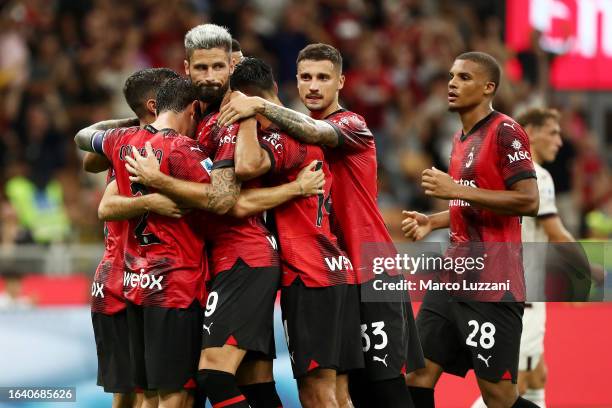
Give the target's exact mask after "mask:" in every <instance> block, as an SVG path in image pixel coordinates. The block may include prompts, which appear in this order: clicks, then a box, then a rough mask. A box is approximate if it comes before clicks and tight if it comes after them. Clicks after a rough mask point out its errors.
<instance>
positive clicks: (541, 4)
mask: <svg viewBox="0 0 612 408" xmlns="http://www.w3.org/2000/svg"><path fill="white" fill-rule="evenodd" d="M203 22H213V23H216V24H221V25H225V26H226V27H228V28H229V29H230V32H231V33H232V35H233V36H234V37H235V38H237V39H238V40H239V41H240V43H241V44H242V48H243V52H244V54H245V55H253V56H258V57H261V58H264V59H265V60H266V61H268V62H269V63H271V64H272V66H273V67H274V72H275V75H276V78H277V80H278V82H279V89H280V93H281V99H282V100H283V101H284V102H285V103H286V104H287V105H288V106H290V107H293V108H297V109H303V108H301V104H300V102H299V99H298V98H297V92H296V88H295V58H296V56H297V53H298V51H299V50H300V49H301V48H303V47H304V46H305V45H306V44H308V43H310V42H328V43H332V44H334V45H336V46H337V47H338V48H339V49H340V51H341V52H342V54H343V56H344V58H345V74H346V78H347V81H346V86H345V88H344V90H343V91H342V93H341V98H342V101H343V103H344V105H345V106H346V107H348V108H349V109H353V110H355V111H356V112H358V113H360V114H362V115H363V116H364V117H365V118H366V120H367V122H368V124H369V125H370V127H371V129H372V130H373V132H374V134H375V136H376V142H377V147H378V156H379V181H380V184H379V205H380V208H381V210H382V212H383V214H384V216H385V219H386V221H387V223H388V225H389V228H390V230H391V231H392V233H393V236H394V238H395V239H397V240H398V241H401V240H402V238H401V234H400V231H399V223H400V220H401V210H402V209H405V208H413V209H419V210H421V211H434V210H436V209H439V208H442V207H443V206H444V205H445V203H444V202H441V201H433V200H431V199H429V198H427V197H425V196H424V195H423V194H422V191H421V188H420V186H419V184H420V173H421V171H422V170H423V169H424V168H426V167H429V166H431V165H435V166H436V167H438V168H441V169H446V167H447V157H448V154H449V148H450V138H449V136H450V134H452V133H453V132H454V131H455V130H456V129H458V128H459V121H458V118H457V117H456V116H455V115H453V114H451V113H448V112H447V110H446V93H447V91H446V83H447V70H448V67H449V66H450V64H451V63H452V60H453V58H454V56H456V55H458V54H459V53H461V52H463V51H465V50H468V49H469V50H481V51H486V52H488V53H490V54H492V55H494V56H495V57H496V58H498V60H499V61H500V62H502V64H503V67H504V76H503V81H502V86H501V88H500V91H499V93H498V96H497V97H496V100H495V107H496V109H498V110H500V111H502V112H504V113H509V114H516V113H517V112H519V111H521V110H522V109H525V108H526V107H528V106H533V105H541V104H547V105H550V106H554V107H556V108H557V109H559V110H560V111H561V113H562V115H563V120H562V128H563V140H564V146H563V148H562V149H561V152H560V154H559V157H558V159H557V161H556V162H555V163H554V164H553V165H550V166H548V169H549V170H550V171H551V173H552V175H553V178H554V180H555V183H556V187H557V194H558V205H559V209H560V213H561V216H562V218H563V220H564V222H565V224H566V225H567V226H568V229H570V231H571V232H572V233H574V234H575V236H577V237H580V238H581V239H594V240H602V241H607V242H608V243H607V247H606V248H607V251H606V255H607V257H608V259H607V260H605V262H606V265H607V267H608V269H610V265H611V263H610V254H611V253H612V251H610V244H609V238H610V235H611V233H612V183H611V182H610V163H611V160H612V92H610V91H611V90H612V77H611V76H610V75H609V73H610V72H612V32H611V31H610V30H612V0H508V1H490V0H473V1H457V0H455V1H450V0H449V1H446V0H388V1H382V2H377V1H367V0H304V1H299V2H298V1H291V0H250V1H247V0H242V1H241V0H224V1H223V2H216V1H206V0H183V1H181V0H172V1H155V0H140V1H129V2H126V1H117V0H79V1H77V0H55V1H49V0H22V1H0V101H1V102H0V267H1V269H0V308H2V310H1V311H0V350H1V351H0V386H15V385H45V386H49V385H70V386H77V388H78V389H77V395H78V403H77V404H76V405H75V404H69V405H68V404H66V406H70V407H74V406H79V407H81V406H83V407H97V406H108V403H109V401H110V400H109V397H108V396H106V395H104V394H103V393H102V392H101V390H100V389H99V388H97V387H96V386H95V372H96V359H95V346H94V342H93V336H92V332H91V326H90V320H89V312H88V306H87V304H88V302H89V285H90V279H91V276H92V274H93V271H94V269H95V266H96V264H97V261H98V259H99V256H100V254H101V251H102V238H103V237H102V225H101V223H100V222H98V220H97V217H96V208H97V204H98V201H99V199H100V198H101V194H102V191H103V187H104V178H103V177H102V176H100V177H94V176H91V175H87V174H85V173H83V172H82V171H81V162H80V157H79V154H78V153H77V151H76V149H75V147H74V144H73V142H72V138H73V135H74V133H75V131H76V130H78V129H79V128H81V127H83V126H86V125H88V124H90V123H92V122H96V121H99V120H102V119H108V118H116V117H125V116H130V115H131V112H130V111H129V108H128V107H127V105H126V104H125V103H124V101H123V97H122V94H121V88H122V86H123V82H124V80H125V79H126V78H127V76H129V75H130V74H131V73H132V72H134V71H135V70H138V69H140V68H144V67H149V66H166V67H170V68H173V69H175V70H176V71H178V72H181V73H182V72H183V63H182V61H183V58H184V51H183V44H182V39H183V36H184V34H185V32H186V31H187V30H188V29H189V28H190V27H192V26H194V25H197V24H201V23H203ZM439 237H442V238H443V237H444V234H441V235H440V236H439ZM602 261H604V260H600V261H599V262H602ZM610 286H611V284H610V282H608V283H607V287H606V289H607V290H608V291H610V290H612V288H611V287H610ZM9 293H10V294H14V295H15V296H17V297H18V298H19V302H18V305H15V302H8V301H7V299H8V298H9V297H10V296H11V295H9ZM549 312H550V313H549V319H548V322H547V326H548V330H549V335H548V336H547V340H546V353H547V360H548V363H549V368H550V373H549V385H548V388H547V400H548V406H550V407H553V408H554V407H585V408H586V407H589V408H597V407H612V392H610V390H609V381H610V374H609V369H610V367H612V325H611V324H610V322H611V321H612V307H611V305H610V304H587V305H581V306H576V305H567V304H551V305H549ZM277 328H278V329H279V330H278V333H277V343H278V344H279V347H282V344H283V343H284V342H283V341H282V337H281V336H282V333H281V332H280V326H278V327H277ZM277 366H278V369H279V370H280V371H279V373H280V374H281V375H280V376H279V377H278V382H279V383H280V386H281V393H282V396H283V397H284V402H285V404H286V406H295V405H294V404H295V392H294V386H293V384H292V381H290V380H289V378H290V369H289V365H288V359H287V357H286V354H282V353H281V356H280V358H279V360H278V364H277ZM476 392H477V391H476V387H475V382H474V380H473V377H470V379H469V380H468V381H467V382H465V381H463V380H460V379H456V378H448V377H446V376H445V377H444V379H443V380H442V383H441V385H440V388H439V389H438V391H437V396H438V401H439V405H438V406H440V407H449V408H450V407H466V406H469V403H470V402H471V401H472V400H473V398H474V396H475V395H476ZM1 406H5V405H3V404H2V403H0V407H1ZM19 406H28V405H19ZM29 406H37V407H38V406H42V405H40V404H32V405H29ZM49 406H57V407H60V406H62V404H53V405H49Z"/></svg>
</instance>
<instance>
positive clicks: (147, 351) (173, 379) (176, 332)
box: [126, 300, 202, 391]
mask: <svg viewBox="0 0 612 408" xmlns="http://www.w3.org/2000/svg"><path fill="white" fill-rule="evenodd" d="M126 303H127V317H128V327H129V333H130V353H131V356H132V379H133V383H134V385H135V386H137V387H138V388H142V389H143V390H166V391H177V390H181V389H190V388H195V376H196V373H197V369H198V362H199V360H200V351H201V349H200V343H201V341H202V307H201V306H200V303H199V302H198V301H196V300H194V301H193V303H192V304H191V305H190V306H189V307H188V308H186V309H181V308H164V307H158V306H140V305H136V304H134V303H131V302H129V301H128V302H126Z"/></svg>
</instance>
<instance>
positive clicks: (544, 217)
mask: <svg viewBox="0 0 612 408" xmlns="http://www.w3.org/2000/svg"><path fill="white" fill-rule="evenodd" d="M557 216H559V214H557V213H545V214H541V215H538V216H536V218H537V219H538V220H543V219H546V218H551V217H557Z"/></svg>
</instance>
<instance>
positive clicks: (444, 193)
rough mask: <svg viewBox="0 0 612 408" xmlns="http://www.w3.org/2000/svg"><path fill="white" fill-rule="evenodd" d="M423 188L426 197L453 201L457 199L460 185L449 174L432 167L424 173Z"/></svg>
mask: <svg viewBox="0 0 612 408" xmlns="http://www.w3.org/2000/svg"><path fill="white" fill-rule="evenodd" d="M421 186H422V187H423V189H424V190H425V195H428V196H432V197H436V198H442V199H444V200H452V199H454V198H458V197H457V191H458V189H459V184H457V183H455V180H453V178H452V177H451V176H449V175H448V174H447V173H445V172H443V171H441V170H438V169H436V168H435V167H432V168H431V169H425V170H423V173H422V179H421Z"/></svg>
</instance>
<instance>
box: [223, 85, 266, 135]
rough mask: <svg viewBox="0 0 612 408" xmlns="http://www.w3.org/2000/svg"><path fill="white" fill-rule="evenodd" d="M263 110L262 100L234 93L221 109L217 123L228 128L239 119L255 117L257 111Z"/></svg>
mask: <svg viewBox="0 0 612 408" xmlns="http://www.w3.org/2000/svg"><path fill="white" fill-rule="evenodd" d="M262 108H263V100H262V99H261V98H257V97H254V96H246V95H244V94H243V93H240V92H237V91H234V92H232V93H231V95H230V100H229V102H227V103H226V104H225V105H223V106H222V107H221V110H220V111H219V117H218V118H217V123H218V124H219V126H228V125H231V124H232V123H234V122H237V121H239V120H240V119H246V118H250V117H251V116H255V114H256V113H257V112H258V110H259V109H262Z"/></svg>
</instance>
